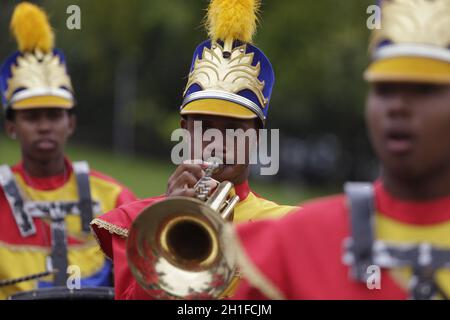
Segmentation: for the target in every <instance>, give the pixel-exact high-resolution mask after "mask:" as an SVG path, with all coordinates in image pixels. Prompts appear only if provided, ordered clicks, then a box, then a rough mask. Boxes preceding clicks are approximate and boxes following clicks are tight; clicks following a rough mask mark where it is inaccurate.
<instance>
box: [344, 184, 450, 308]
mask: <svg viewBox="0 0 450 320" xmlns="http://www.w3.org/2000/svg"><path fill="white" fill-rule="evenodd" d="M345 193H346V196H347V199H348V200H347V201H348V202H349V205H350V215H351V234H352V235H351V237H350V238H348V239H346V241H345V243H344V245H345V254H344V257H343V261H344V263H345V264H346V265H349V266H350V276H351V278H353V279H354V280H356V281H360V282H363V283H367V281H368V278H369V277H370V275H371V273H368V267H369V266H371V265H376V266H378V267H380V268H401V267H406V266H410V267H411V268H412V272H413V275H412V277H411V280H410V281H409V285H408V287H409V288H408V289H409V298H410V299H414V300H426V299H432V298H435V297H436V296H437V295H440V296H441V297H442V298H444V299H446V300H448V296H447V295H446V294H445V292H444V291H443V290H442V289H441V288H440V287H439V285H438V283H437V282H436V279H435V275H436V272H437V270H439V269H442V268H446V269H450V250H449V249H444V248H438V247H434V246H432V245H431V244H430V243H419V244H405V245H400V244H392V243H387V242H385V241H381V240H375V237H374V225H375V222H374V216H375V205H374V202H375V201H374V194H375V193H374V188H373V185H372V184H370V183H357V182H351V183H346V184H345Z"/></svg>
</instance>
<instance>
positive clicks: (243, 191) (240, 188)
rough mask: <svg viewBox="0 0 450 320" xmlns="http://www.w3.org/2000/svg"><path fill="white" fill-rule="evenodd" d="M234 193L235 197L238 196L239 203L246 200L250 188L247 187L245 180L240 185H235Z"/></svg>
mask: <svg viewBox="0 0 450 320" xmlns="http://www.w3.org/2000/svg"><path fill="white" fill-rule="evenodd" d="M234 191H235V192H236V195H238V196H239V199H240V201H243V200H245V199H247V197H248V195H249V193H250V192H251V190H250V187H249V185H248V180H245V181H244V182H243V183H241V184H237V185H235V186H234Z"/></svg>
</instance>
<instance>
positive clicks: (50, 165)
mask: <svg viewBox="0 0 450 320" xmlns="http://www.w3.org/2000/svg"><path fill="white" fill-rule="evenodd" d="M23 166H24V169H25V171H26V172H27V173H28V174H29V175H31V176H33V177H52V176H57V175H60V174H63V173H64V169H65V161H64V156H63V155H61V156H59V157H57V158H54V159H50V160H48V161H36V160H32V159H30V158H27V157H24V158H23Z"/></svg>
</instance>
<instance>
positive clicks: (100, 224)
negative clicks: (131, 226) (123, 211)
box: [91, 218, 128, 238]
mask: <svg viewBox="0 0 450 320" xmlns="http://www.w3.org/2000/svg"><path fill="white" fill-rule="evenodd" d="M91 226H96V227H97V228H100V229H105V230H108V231H109V233H111V234H115V235H118V236H120V237H122V238H127V237H128V229H125V228H122V227H119V226H116V225H115V224H112V223H109V222H106V221H104V220H101V219H98V218H97V219H94V220H92V222H91Z"/></svg>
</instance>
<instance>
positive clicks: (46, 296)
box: [8, 287, 114, 300]
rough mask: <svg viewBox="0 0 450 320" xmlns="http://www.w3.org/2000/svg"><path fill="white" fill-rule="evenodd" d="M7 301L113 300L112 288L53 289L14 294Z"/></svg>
mask: <svg viewBox="0 0 450 320" xmlns="http://www.w3.org/2000/svg"><path fill="white" fill-rule="evenodd" d="M8 299H9V300H114V288H110V287H101V288H83V289H67V288H66V287H55V288H45V289H37V290H33V291H25V292H19V293H16V294H14V295H12V296H10V297H9V298H8Z"/></svg>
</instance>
